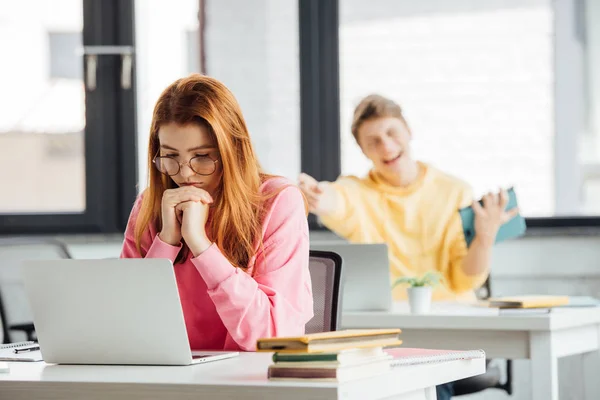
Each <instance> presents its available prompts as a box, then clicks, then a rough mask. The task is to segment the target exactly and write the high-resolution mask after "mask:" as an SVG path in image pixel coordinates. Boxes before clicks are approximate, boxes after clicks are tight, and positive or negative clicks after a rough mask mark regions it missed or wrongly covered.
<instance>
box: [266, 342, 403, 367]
mask: <svg viewBox="0 0 600 400" xmlns="http://www.w3.org/2000/svg"><path fill="white" fill-rule="evenodd" d="M294 356H297V357H294ZM336 356H337V357H336ZM391 358H392V356H390V355H389V354H388V353H386V352H384V351H383V348H382V347H373V348H364V349H353V350H343V351H341V352H340V353H337V354H336V353H295V354H293V353H292V354H278V353H275V354H274V355H273V361H274V362H275V364H274V365H275V366H276V367H278V368H341V367H349V366H356V365H361V364H368V363H373V362H376V361H384V360H390V359H391Z"/></svg>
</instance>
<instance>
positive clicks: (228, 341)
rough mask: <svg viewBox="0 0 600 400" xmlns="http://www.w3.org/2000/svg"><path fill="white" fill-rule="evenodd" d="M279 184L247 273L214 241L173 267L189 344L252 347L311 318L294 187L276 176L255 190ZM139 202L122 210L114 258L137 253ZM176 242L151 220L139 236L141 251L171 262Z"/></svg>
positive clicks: (301, 211) (299, 328)
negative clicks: (121, 236) (124, 216)
mask: <svg viewBox="0 0 600 400" xmlns="http://www.w3.org/2000/svg"><path fill="white" fill-rule="evenodd" d="M283 186H288V187H286V188H284V189H283V190H282V191H281V192H280V193H279V194H278V195H277V196H276V197H275V198H274V199H272V200H271V201H270V203H271V204H270V209H269V211H268V213H267V215H266V217H265V219H264V223H263V228H262V232H263V246H262V249H261V250H259V251H258V252H257V253H256V256H255V257H253V258H252V259H251V260H250V263H249V267H248V270H247V272H244V271H243V270H241V269H237V268H235V267H233V266H232V265H231V264H230V263H229V261H227V259H226V258H225V256H223V254H222V253H221V251H220V250H219V248H218V247H217V245H216V244H213V245H212V246H211V247H209V248H208V250H206V251H205V252H204V253H202V254H200V255H199V256H198V257H195V258H193V255H192V254H191V253H190V255H189V256H188V258H187V259H186V260H185V262H184V263H182V264H176V265H175V266H174V269H175V277H176V279H177V286H178V288H179V297H180V299H181V305H182V308H183V315H184V318H185V324H186V327H187V333H188V338H189V341H190V346H191V348H192V349H194V350H245V351H254V350H256V340H257V339H258V338H261V337H274V336H295V335H301V334H303V333H304V325H305V324H306V323H307V322H308V321H309V320H310V319H311V318H312V317H313V300H312V286H311V281H310V274H309V269H308V255H309V241H308V224H307V221H306V214H305V205H304V199H303V197H302V194H301V192H300V190H299V189H298V188H297V187H295V186H293V185H292V184H291V183H290V182H289V181H287V180H285V179H284V178H272V179H269V180H268V181H266V182H265V183H264V184H263V185H262V187H261V190H262V191H263V192H265V191H269V192H270V191H272V190H275V189H277V188H278V187H283ZM140 204H141V196H140V197H139V198H138V200H137V201H136V203H135V205H134V207H133V210H132V211H131V215H130V217H129V222H128V224H127V230H126V232H125V240H124V243H123V250H122V252H121V257H122V258H139V257H140V254H139V253H138V252H137V249H136V246H135V236H134V229H135V221H136V218H137V215H138V213H139V208H140ZM180 249H181V246H171V245H169V244H167V243H164V242H163V241H161V240H160V239H159V238H158V234H157V232H156V227H153V226H152V227H150V229H148V231H147V232H145V233H144V235H143V237H142V250H143V251H144V252H145V253H146V257H149V258H168V259H170V260H171V261H174V260H175V258H176V257H177V254H178V253H179V251H180Z"/></svg>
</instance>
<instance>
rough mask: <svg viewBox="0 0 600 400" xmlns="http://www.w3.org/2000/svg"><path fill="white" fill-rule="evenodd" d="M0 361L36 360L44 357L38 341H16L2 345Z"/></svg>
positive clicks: (41, 359)
mask: <svg viewBox="0 0 600 400" xmlns="http://www.w3.org/2000/svg"><path fill="white" fill-rule="evenodd" d="M29 349H31V350H29ZM34 349H35V350H34ZM15 350H16V351H17V352H15ZM0 361H29V362H34V361H43V358H42V353H41V352H40V350H39V346H38V344H37V343H36V342H16V343H8V344H3V345H0Z"/></svg>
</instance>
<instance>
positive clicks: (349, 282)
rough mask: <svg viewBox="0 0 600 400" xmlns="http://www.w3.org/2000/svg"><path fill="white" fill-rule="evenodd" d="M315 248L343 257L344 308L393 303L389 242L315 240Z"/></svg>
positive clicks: (364, 308)
mask: <svg viewBox="0 0 600 400" xmlns="http://www.w3.org/2000/svg"><path fill="white" fill-rule="evenodd" d="M310 248H311V249H313V250H325V251H333V252H334V253H337V254H339V255H340V256H341V257H342V279H343V282H342V285H343V286H342V310H344V311H387V310H389V309H390V308H391V306H392V289H391V282H390V269H389V259H388V249H387V246H386V245H385V244H351V243H345V242H322V241H319V242H314V243H311V245H310Z"/></svg>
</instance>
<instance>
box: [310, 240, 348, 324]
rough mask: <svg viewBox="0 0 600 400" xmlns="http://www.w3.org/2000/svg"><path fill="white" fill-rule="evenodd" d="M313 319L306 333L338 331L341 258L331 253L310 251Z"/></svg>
mask: <svg viewBox="0 0 600 400" xmlns="http://www.w3.org/2000/svg"><path fill="white" fill-rule="evenodd" d="M309 269H310V278H311V281H312V291H313V304H314V317H313V318H312V319H311V320H310V321H308V323H307V324H306V333H317V332H330V331H336V330H337V329H338V324H339V320H340V310H341V309H342V307H341V293H342V288H341V284H342V258H341V257H340V256H339V254H337V253H334V252H331V251H318V250H311V251H310V261H309Z"/></svg>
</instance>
